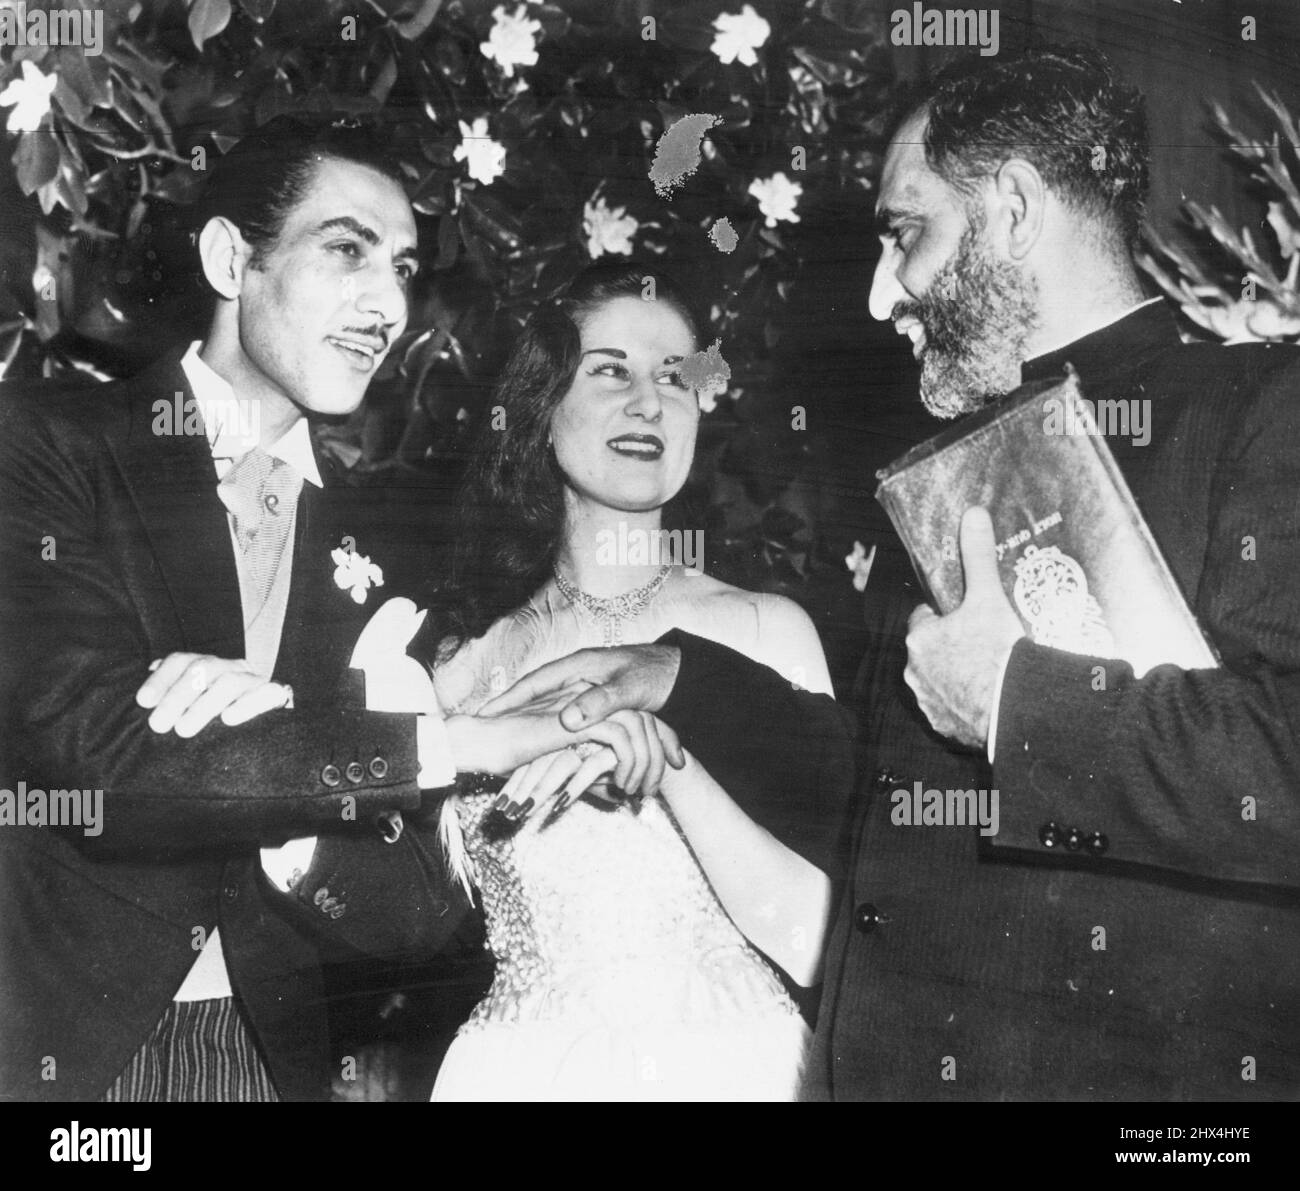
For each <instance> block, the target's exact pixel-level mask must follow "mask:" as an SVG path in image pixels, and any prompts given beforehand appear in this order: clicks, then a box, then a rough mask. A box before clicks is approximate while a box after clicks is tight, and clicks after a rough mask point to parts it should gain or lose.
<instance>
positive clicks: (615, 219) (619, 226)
mask: <svg viewBox="0 0 1300 1191" xmlns="http://www.w3.org/2000/svg"><path fill="white" fill-rule="evenodd" d="M640 226H641V225H640V224H639V223H637V221H636V219H635V218H634V217H633V216H631V215H629V214H628V213H627V208H626V207H613V208H610V207H609V206H607V205H606V203H605V200H604V199H603V198H598V199H596V200H595V201H594V202H589V203H583V205H582V230H583V232H585V233H586V236H587V251H588V252H589V253H590V254H591V259H592V260H595V259H596V257H598V256H600V255H601V254H602V253H605V252H608V253H610V254H612V255H614V256H630V255H631V254H632V237H633V236H635V235H636V233H637V228H639V227H640Z"/></svg>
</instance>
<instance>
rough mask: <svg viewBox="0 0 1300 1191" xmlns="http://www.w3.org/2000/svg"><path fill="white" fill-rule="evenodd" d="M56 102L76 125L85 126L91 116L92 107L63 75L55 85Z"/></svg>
mask: <svg viewBox="0 0 1300 1191" xmlns="http://www.w3.org/2000/svg"><path fill="white" fill-rule="evenodd" d="M54 101H55V102H56V103H57V104H58V105H59V108H60V109H61V110H62V112H63V114H64V115H65V116H67V117H68V119H69V120H71V121H72V122H73V123H74V124H80V125H83V126H84V125H85V122H86V120H87V119H88V118H89V116H90V107H89V105H88V104H87V103H86V101H85V100H84V99H82V98H81V96H80V95H79V94H78V93H77V91H76V89H75V88H73V87H71V86H70V85H69V84H68V81H67V79H66V78H65V77H64V76H63V75H60V76H59V81H58V82H57V83H56V84H55V85H54Z"/></svg>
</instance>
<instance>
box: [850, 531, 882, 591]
mask: <svg viewBox="0 0 1300 1191" xmlns="http://www.w3.org/2000/svg"><path fill="white" fill-rule="evenodd" d="M875 561H876V548H875V547H874V546H872V547H871V553H870V554H868V553H867V550H866V547H864V546H863V545H862V543H861V542H854V543H853V553H852V554H846V555H845V556H844V565H845V566H847V567H848V568H849V570H850V571H852V572H853V589H854V590H855V591H866V590H867V579H868V578H869V577H870V575H871V564H872V563H873V562H875Z"/></svg>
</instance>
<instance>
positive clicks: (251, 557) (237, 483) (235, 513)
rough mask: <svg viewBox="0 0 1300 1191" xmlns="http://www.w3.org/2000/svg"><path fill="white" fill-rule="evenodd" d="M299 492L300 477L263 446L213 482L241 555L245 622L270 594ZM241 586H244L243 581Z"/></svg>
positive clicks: (300, 485) (282, 555)
mask: <svg viewBox="0 0 1300 1191" xmlns="http://www.w3.org/2000/svg"><path fill="white" fill-rule="evenodd" d="M301 490H302V476H300V475H299V474H298V472H297V471H296V470H295V469H294V468H293V467H291V466H290V465H289V464H287V463H285V462H284V460H283V459H276V458H273V457H272V456H271V455H268V454H267V453H266V451H264V450H263V449H262V448H261V447H254V448H253V449H252V450H251V451H249V452H248V454H246V455H245V456H244V457H243V458H242V459H240V460H239V461H238V462H237V463H236V464H235V465H234V466H233V467H232V468H231V469H230V471H229V472H228V473H227V474H226V477H225V478H224V479H223V480H222V481H221V483H220V484H218V485H217V493H218V495H219V496H220V497H221V500H222V502H223V503H224V504H225V506H226V508H227V509H228V510H229V511H230V513H231V516H232V517H233V518H234V523H235V540H236V541H237V542H238V543H239V549H240V551H241V552H242V554H243V558H242V559H241V563H242V566H241V568H240V569H241V571H242V572H243V573H244V574H246V575H247V576H248V584H247V588H245V590H244V623H245V625H246V626H247V625H249V624H251V623H252V622H253V621H254V620H256V619H257V616H258V614H259V613H260V612H261V610H262V607H263V605H265V603H266V599H267V596H268V595H269V594H270V592H271V585H272V583H273V582H274V580H275V572H276V570H277V568H278V567H279V565H280V560H281V559H282V558H283V557H284V551H285V546H286V544H287V543H288V539H289V531H290V529H291V528H292V526H293V520H294V518H293V514H294V510H295V509H296V508H297V504H298V493H299V492H300V491H301ZM240 586H241V588H244V584H243V583H241V584H240ZM250 605H251V606H250Z"/></svg>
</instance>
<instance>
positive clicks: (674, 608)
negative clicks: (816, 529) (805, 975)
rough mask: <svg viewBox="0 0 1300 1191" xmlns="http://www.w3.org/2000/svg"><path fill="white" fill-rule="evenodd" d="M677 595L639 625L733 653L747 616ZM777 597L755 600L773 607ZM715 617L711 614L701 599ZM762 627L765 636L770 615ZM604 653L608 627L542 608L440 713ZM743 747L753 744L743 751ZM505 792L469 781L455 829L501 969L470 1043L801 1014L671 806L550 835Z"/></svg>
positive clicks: (594, 817)
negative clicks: (501, 803)
mask: <svg viewBox="0 0 1300 1191" xmlns="http://www.w3.org/2000/svg"><path fill="white" fill-rule="evenodd" d="M686 591H687V593H688V594H687V598H683V597H682V596H680V595H678V596H677V597H675V598H674V599H673V600H670V599H669V598H667V597H668V593H667V592H665V593H664V595H663V596H661V597H660V598H658V599H657V600H656V601H654V603H652V604H651V605H650V606H649V607H648V608H646V609H645V610H644V611H643V612H642V614H641V615H639V616H638V617H637V618H635V619H634V620H631V621H629V623H628V626H627V627H628V630H629V634H628V635H629V639H631V640H641V641H652V640H654V639H655V638H656V637H658V636H660V635H661V634H662V633H664V632H665V631H667V630H668V629H669V628H672V627H674V626H676V625H685V626H687V627H689V628H691V629H693V630H694V631H697V632H702V633H705V634H707V635H711V636H714V637H715V638H716V639H718V640H723V641H727V642H730V643H733V644H735V645H736V646H737V647H738V648H741V647H743V646H742V643H741V642H740V641H739V640H737V639H736V638H735V634H736V632H737V626H738V625H743V624H744V623H745V622H744V617H743V616H742V615H737V612H736V611H735V609H734V606H729V607H727V608H726V609H720V610H719V612H718V613H717V614H716V618H717V620H718V621H719V624H718V631H717V632H713V631H712V628H713V625H712V622H711V621H710V620H709V618H708V613H707V612H705V611H703V610H702V607H701V605H700V604H699V603H692V602H691V599H690V598H689V597H690V593H691V591H692V589H691V588H690V587H689V586H687V588H686ZM762 598H763V597H754V599H756V600H761V599H762ZM703 603H704V604H707V601H703ZM749 615H750V616H751V617H752V618H753V620H754V624H755V632H756V631H757V611H756V610H755V611H752V612H750V613H749ZM600 642H601V626H600V624H598V623H597V622H596V621H595V620H594V619H593V618H592V617H591V616H590V615H589V613H588V612H587V611H586V610H584V609H582V608H578V607H576V606H575V605H573V604H572V603H571V602H570V601H568V600H565V599H563V598H562V597H561V598H560V599H558V600H554V599H551V598H550V597H548V596H544V597H540V598H535V599H534V601H532V603H530V605H529V606H527V607H526V608H524V609H523V610H521V611H520V612H519V613H517V614H515V615H514V616H513V617H509V618H506V619H504V620H502V621H498V622H497V624H496V625H495V626H493V628H492V629H491V630H489V632H488V633H487V634H486V635H485V636H484V637H482V638H479V639H478V640H477V641H475V642H473V643H472V645H471V646H470V647H468V648H467V649H465V650H463V651H462V652H461V653H460V654H458V655H457V656H456V658H454V659H453V660H452V661H451V662H450V663H449V664H446V665H444V666H443V667H441V668H440V669H439V670H438V671H437V672H436V674H435V681H436V684H437V686H438V697H439V701H440V703H441V705H442V707H443V708H444V709H446V710H448V711H449V712H450V711H458V712H467V713H472V712H474V711H476V710H477V708H478V707H479V706H481V704H482V703H483V702H484V701H485V700H486V699H488V698H490V697H491V696H492V695H493V694H496V693H497V692H499V691H501V690H503V689H504V688H505V687H506V686H508V685H509V684H510V683H511V682H513V681H514V680H515V679H516V678H517V677H518V676H519V675H521V674H523V673H526V672H527V671H529V670H531V669H533V668H534V667H536V666H539V665H541V664H543V663H544V662H547V661H550V660H551V659H553V658H557V657H563V656H565V655H566V654H569V653H572V652H573V651H574V650H576V649H582V648H585V647H588V646H592V645H597V644H599V643H600ZM738 747H743V745H741V744H739V742H738ZM500 785H501V782H500V781H499V780H495V779H487V781H486V783H484V782H483V780H482V779H480V780H479V782H477V783H476V782H475V781H474V780H473V779H465V783H464V784H463V785H462V790H461V795H460V797H459V799H458V801H457V817H458V819H459V822H460V825H461V833H462V834H463V836H464V842H465V852H466V855H467V856H468V859H469V860H470V862H471V865H472V868H473V875H474V884H475V885H476V886H477V887H478V889H479V891H480V895H481V898H482V904H483V910H484V914H485V916H486V919H487V930H488V946H489V947H490V949H491V950H492V953H493V955H494V956H495V957H496V960H497V967H496V975H495V979H494V981H493V984H492V988H491V989H490V990H489V992H488V995H487V997H486V998H485V999H484V1000H483V1001H482V1002H481V1003H480V1004H479V1006H478V1007H477V1009H476V1010H475V1011H474V1014H473V1015H472V1017H471V1019H470V1021H469V1022H468V1023H467V1024H466V1026H465V1027H464V1029H465V1030H474V1029H476V1028H479V1027H482V1026H485V1025H487V1024H489V1023H508V1022H529V1021H547V1022H551V1021H556V1022H558V1021H561V1020H563V1021H564V1022H566V1023H568V1024H570V1025H573V1026H575V1027H584V1026H589V1025H610V1026H628V1027H632V1028H637V1027H642V1026H647V1025H649V1024H651V1023H665V1022H668V1023H673V1024H675V1025H690V1024H692V1023H696V1022H698V1023H700V1024H701V1025H708V1024H716V1023H718V1022H721V1021H736V1022H740V1021H746V1020H749V1021H752V1020H754V1019H762V1018H771V1017H773V1016H776V1017H792V1016H797V1013H798V1011H797V1009H796V1008H795V1006H794V1003H793V1002H792V1001H791V1000H790V998H789V997H788V996H787V995H786V993H785V990H784V988H783V987H782V985H781V982H780V980H779V979H778V977H777V976H776V974H775V973H774V972H773V970H772V969H771V968H770V967H769V966H768V965H767V963H766V962H765V961H764V960H763V959H762V957H761V956H759V954H758V953H757V952H756V951H755V950H754V949H753V948H752V947H750V946H749V944H748V942H747V941H746V940H745V938H744V936H743V935H741V933H740V931H739V930H738V929H737V928H736V926H735V925H734V924H733V923H732V921H731V919H730V918H729V917H728V916H727V914H726V911H725V910H724V909H723V907H722V905H721V904H720V903H719V901H718V899H717V896H716V895H715V894H714V892H713V889H712V887H711V886H710V885H709V882H708V879H707V877H706V876H705V874H704V872H703V871H702V870H701V868H700V866H699V864H698V862H697V861H696V859H695V856H694V854H693V853H692V852H691V850H690V846H689V844H688V843H687V841H686V840H685V838H684V837H683V836H682V834H681V832H680V831H679V830H678V827H677V825H676V823H675V822H674V821H673V818H672V816H671V813H670V812H669V810H668V808H667V806H666V804H665V803H664V802H662V801H661V800H659V799H656V798H645V799H643V800H642V802H641V805H640V807H639V808H638V809H635V810H634V809H632V808H631V807H630V806H627V805H624V806H620V807H618V808H615V809H607V807H606V806H605V805H594V804H592V803H591V802H588V801H587V800H585V799H580V800H578V801H577V802H575V803H574V804H572V805H571V806H570V807H569V808H568V809H567V810H565V812H564V813H563V814H562V815H560V816H559V817H558V818H556V819H554V820H553V821H551V822H550V823H549V824H548V823H547V822H546V821H545V812H546V807H545V806H543V807H540V808H538V810H537V811H535V812H534V813H533V815H532V816H531V817H530V818H529V819H528V820H526V821H525V823H524V825H523V826H522V827H520V828H518V829H512V828H511V827H510V826H509V825H508V824H506V823H505V822H504V821H503V820H502V818H501V816H500V815H498V814H496V813H495V812H493V810H492V804H493V802H494V801H495V799H496V796H497V791H498V789H499V788H500Z"/></svg>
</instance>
